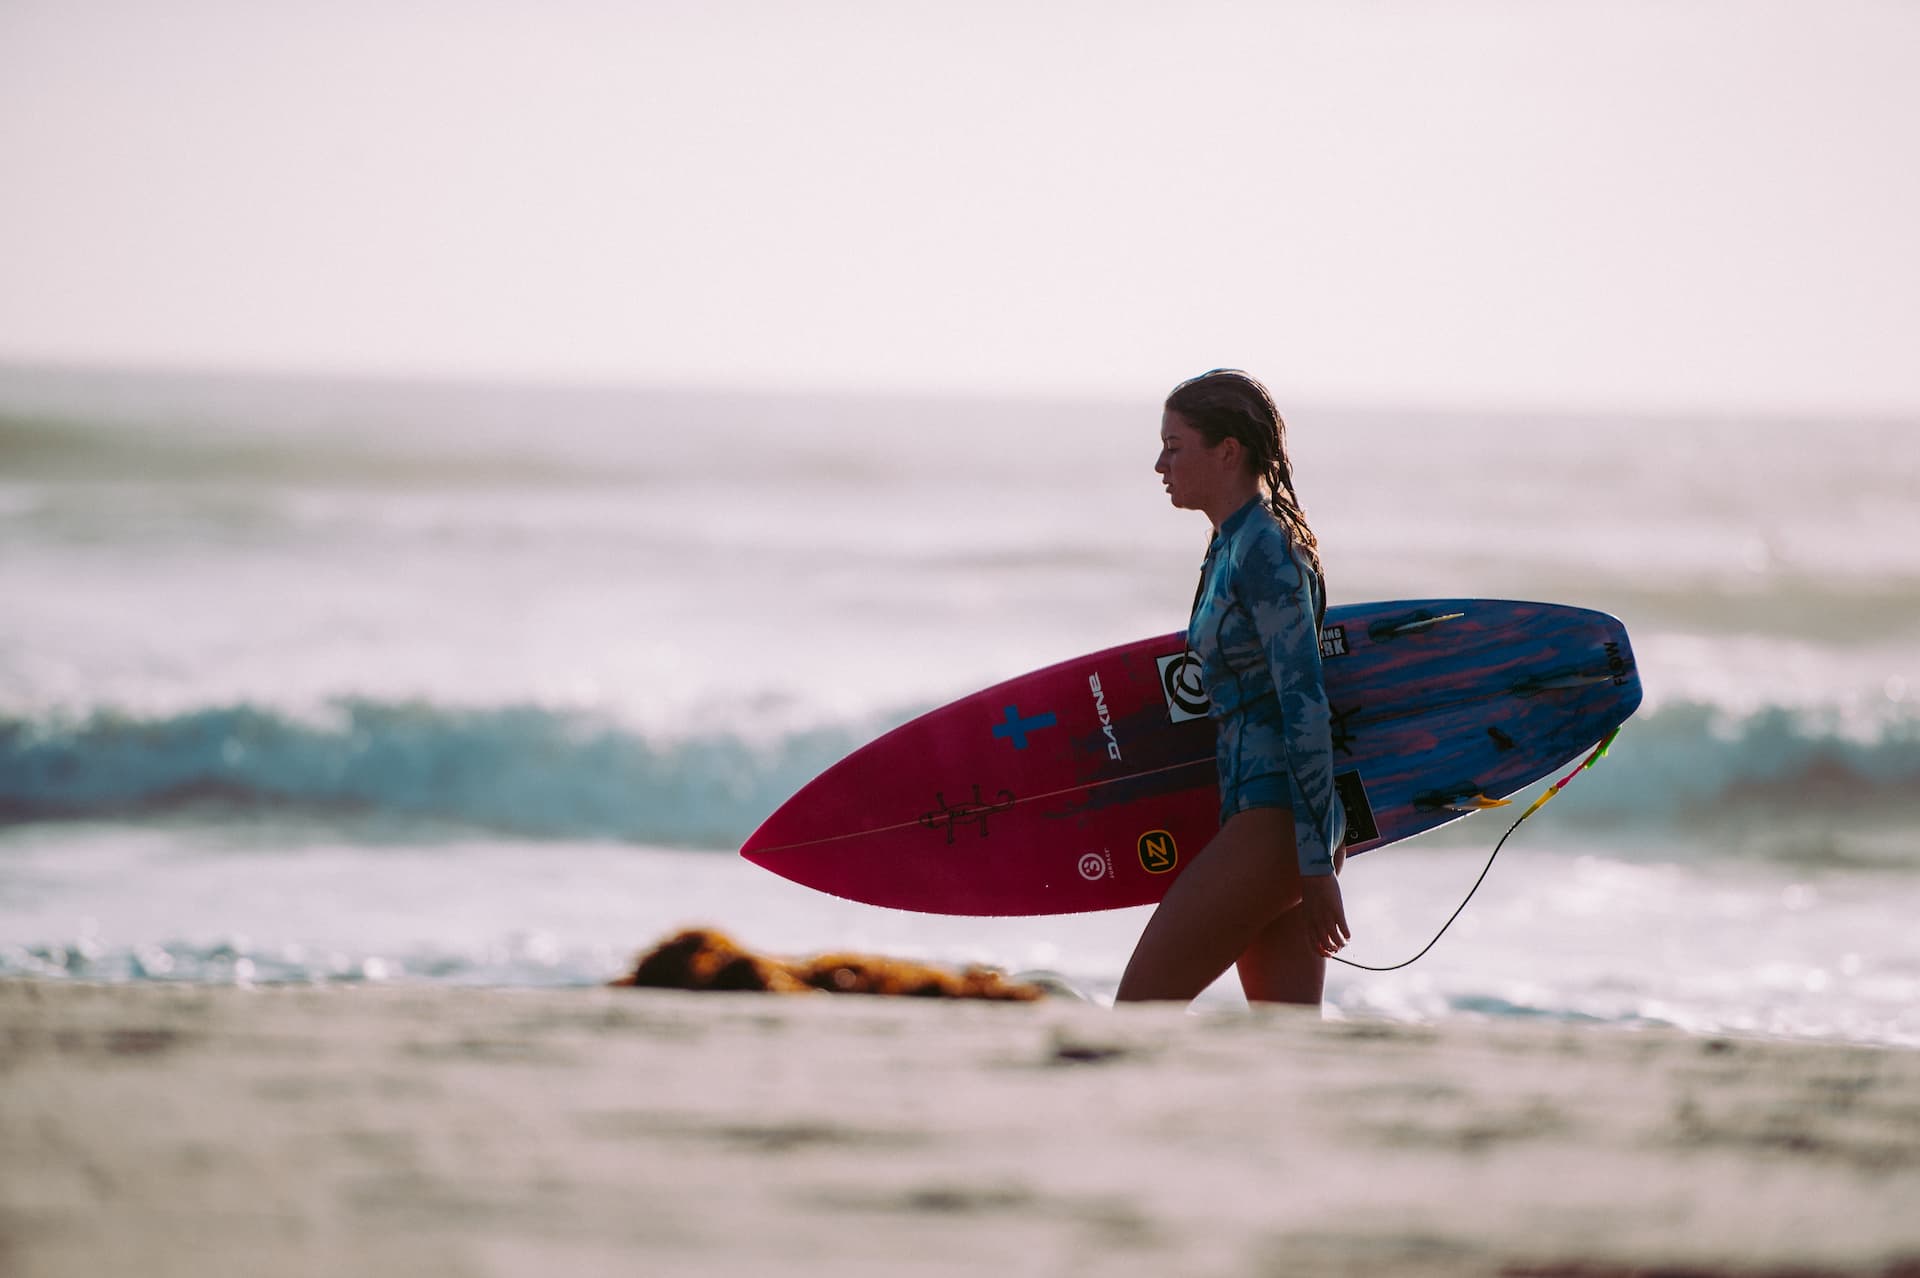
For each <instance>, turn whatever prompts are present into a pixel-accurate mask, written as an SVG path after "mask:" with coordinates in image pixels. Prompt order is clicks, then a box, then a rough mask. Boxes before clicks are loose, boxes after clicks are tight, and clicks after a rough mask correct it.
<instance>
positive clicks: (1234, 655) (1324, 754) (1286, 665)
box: [1187, 497, 1346, 876]
mask: <svg viewBox="0 0 1920 1278" xmlns="http://www.w3.org/2000/svg"><path fill="white" fill-rule="evenodd" d="M1321 590H1322V586H1321V583H1320V581H1319V579H1318V577H1317V576H1316V575H1315V574H1314V572H1313V569H1312V567H1311V566H1310V564H1308V563H1307V562H1306V561H1305V560H1303V559H1301V558H1300V557H1299V556H1298V555H1297V554H1296V553H1295V551H1294V548H1293V544H1292V542H1291V540H1290V539H1289V538H1288V537H1287V533H1286V530H1285V529H1284V528H1282V527H1281V526H1280V523H1279V521H1277V520H1276V519H1275V518H1274V517H1273V512H1272V511H1270V510H1268V509H1267V506H1266V503H1265V502H1264V501H1263V500H1261V499H1260V498H1257V497H1256V498H1255V499H1253V500H1252V501H1249V502H1248V503H1247V504H1246V505H1244V506H1242V507H1241V508H1240V509H1239V510H1236V511H1235V512H1234V513H1233V514H1232V515H1230V516H1228V518H1227V520H1226V522H1224V523H1223V524H1221V525H1220V531H1219V533H1218V534H1217V535H1216V536H1215V537H1214V539H1213V544H1212V545H1211V546H1210V547H1208V549H1207V559H1206V564H1205V566H1204V567H1203V568H1202V569H1201V573H1200V597H1199V599H1198V600H1197V601H1196V603H1195V605H1194V611H1193V620H1192V622H1191V624H1190V625H1189V626H1188V627H1187V646H1188V647H1189V648H1190V649H1192V651H1193V652H1194V654H1195V655H1196V656H1198V657H1199V658H1200V671H1201V677H1202V678H1203V679H1204V680H1205V683H1206V689H1207V696H1208V699H1209V700H1210V701H1211V703H1212V709H1211V710H1210V711H1209V714H1210V715H1211V717H1212V719H1213V721H1214V728H1215V734H1216V746H1215V759H1216V761H1217V763H1218V765H1219V770H1220V821H1221V824H1223V825H1224V824H1225V823H1226V820H1227V818H1228V817H1230V816H1232V815H1233V814H1234V813H1236V812H1244V811H1246V810H1247V809H1248V808H1290V809H1291V810H1292V812H1293V828H1294V837H1295V840H1296V842H1297V844H1298V847H1299V854H1300V873H1301V874H1303V875H1310V876H1311V875H1322V874H1331V873H1332V872H1333V851H1334V848H1335V847H1336V846H1337V844H1338V842H1339V839H1340V835H1341V833H1342V832H1343V831H1344V830H1345V828H1346V815H1345V813H1344V811H1343V810H1342V808H1341V805H1340V799H1339V796H1338V795H1337V794H1336V793H1335V791H1334V785H1333V743H1332V733H1331V719H1332V715H1331V713H1330V711H1329V709H1328V706H1327V690H1326V684H1325V682H1324V681H1323V679H1322V676H1321V671H1320V636H1319V630H1318V627H1317V625H1316V618H1317V616H1318V614H1319V608H1318V603H1319V599H1320V592H1321Z"/></svg>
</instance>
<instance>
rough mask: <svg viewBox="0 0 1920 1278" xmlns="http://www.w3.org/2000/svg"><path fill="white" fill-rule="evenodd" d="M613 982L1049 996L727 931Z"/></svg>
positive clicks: (653, 958)
mask: <svg viewBox="0 0 1920 1278" xmlns="http://www.w3.org/2000/svg"><path fill="white" fill-rule="evenodd" d="M611 983H612V984H614V985H625V986H640V987H645V988H649V989H671V990H749V991H757V992H761V993H768V994H809V993H813V992H815V991H818V990H824V991H826V992H827V993H829V994H891V995H897V996H905V997H909V998H979V999H992V1000H996V1001H1000V1002H1019V1003H1028V1002H1032V1001H1034V1000H1035V999H1038V998H1040V997H1041V996H1042V995H1043V994H1044V992H1045V991H1043V990H1042V989H1041V988H1040V987H1039V986H1037V985H1029V984H1026V983H1024V982H1020V981H1010V980H1008V979H1007V978H1006V977H1005V976H1004V975H1002V974H1001V973H999V972H997V971H995V970H994V969H992V968H988V967H968V968H965V969H963V970H961V971H959V972H953V971H949V970H947V969H946V968H940V967H933V966H931V965H929V964H926V963H914V962H910V961H908V960H906V959H895V958H885V957H881V956H878V955H872V954H821V955H818V956H816V957H814V958H810V959H782V958H774V957H772V956H769V955H766V954H756V953H754V952H753V951H751V950H748V949H745V948H744V947H742V946H741V945H740V944H739V943H738V942H736V941H735V940H734V939H733V938H732V937H730V936H728V935H726V934H725V933H724V932H717V931H714V930H713V929H711V928H689V929H688V930H686V931H684V932H680V933H677V934H676V935H673V936H670V937H668V938H667V939H666V940H664V941H662V942H660V943H659V944H658V945H656V946H654V947H653V948H652V949H651V950H648V951H647V952H646V953H645V954H642V955H640V956H639V958H638V959H636V960H635V961H634V966H633V970H632V971H631V972H629V973H627V975H625V976H622V977H620V978H618V979H617V980H614V981H613V982H611Z"/></svg>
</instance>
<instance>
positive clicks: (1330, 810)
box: [1235, 536, 1340, 878]
mask: <svg viewBox="0 0 1920 1278" xmlns="http://www.w3.org/2000/svg"><path fill="white" fill-rule="evenodd" d="M1235 585H1236V586H1237V588H1238V591H1237V593H1239V595H1240V598H1241V599H1242V600H1243V601H1244V602H1245V603H1246V606H1247V610H1248V612H1249V613H1250V614H1251V615H1252V617H1253V624H1254V629H1255V630H1256V631H1257V632H1258V633H1259V636H1260V643H1261V646H1262V647H1263V648H1264V649H1265V650H1266V654H1267V664H1268V668H1269V669H1270V670H1271V672H1272V674H1273V688H1274V692H1275V694H1276V695H1277V696H1278V697H1279V700H1280V722H1281V737H1282V741H1283V742H1284V747H1285V750H1286V759H1285V763H1286V768H1287V773H1288V775H1289V776H1290V777H1291V778H1292V781H1293V824H1294V837H1295V840H1296V842H1297V844H1298V847H1299V856H1300V873H1301V874H1302V875H1303V876H1306V877H1309V878H1316V877H1319V876H1322V875H1329V874H1332V873H1333V849H1334V846H1335V845H1336V844H1337V843H1338V842H1339V837H1340V835H1339V831H1337V830H1335V829H1334V819H1335V814H1336V813H1337V812H1338V806H1337V805H1336V803H1335V801H1334V789H1333V734H1332V730H1331V729H1332V719H1333V715H1332V712H1331V710H1330V709H1329V707H1328V705H1327V688H1326V682H1325V680H1324V679H1323V677H1322V675H1321V670H1320V636H1319V633H1318V631H1317V630H1316V628H1315V626H1314V616H1315V608H1314V597H1313V586H1312V578H1311V577H1310V576H1309V575H1308V573H1307V571H1306V569H1305V568H1304V567H1303V566H1302V565H1301V563H1300V561H1299V559H1298V558H1297V557H1296V556H1295V555H1294V554H1293V553H1292V549H1291V547H1289V546H1288V545H1287V543H1286V541H1285V539H1284V537H1282V536H1272V537H1261V538H1259V539H1258V540H1257V541H1256V542H1255V543H1254V544H1253V545H1252V546H1250V547H1249V548H1248V552H1247V557H1246V559H1245V560H1244V561H1243V562H1242V564H1241V576H1240V580H1239V581H1238V582H1236V583H1235Z"/></svg>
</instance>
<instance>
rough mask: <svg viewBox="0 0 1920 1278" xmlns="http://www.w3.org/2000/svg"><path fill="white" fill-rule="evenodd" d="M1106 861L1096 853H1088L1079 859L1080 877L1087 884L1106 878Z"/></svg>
mask: <svg viewBox="0 0 1920 1278" xmlns="http://www.w3.org/2000/svg"><path fill="white" fill-rule="evenodd" d="M1106 874H1107V861H1106V858H1105V857H1103V856H1101V855H1100V854H1099V853H1098V852H1089V853H1087V854H1086V855H1085V856H1083V857H1081V858H1080V877H1081V878H1083V879H1086V880H1087V881H1088V882H1089V883H1091V882H1096V881H1098V880H1100V879H1103V878H1105V877H1106Z"/></svg>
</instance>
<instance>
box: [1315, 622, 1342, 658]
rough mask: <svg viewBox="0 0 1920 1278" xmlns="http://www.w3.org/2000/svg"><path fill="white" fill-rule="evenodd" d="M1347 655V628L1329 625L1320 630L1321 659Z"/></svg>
mask: <svg viewBox="0 0 1920 1278" xmlns="http://www.w3.org/2000/svg"><path fill="white" fill-rule="evenodd" d="M1346 655H1347V628H1346V627H1345V626H1328V627H1327V628H1326V629H1324V630H1322V631H1321V632H1320V659H1321V660H1322V661H1325V660H1326V659H1327V658H1329V657H1344V656H1346Z"/></svg>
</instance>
